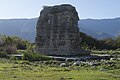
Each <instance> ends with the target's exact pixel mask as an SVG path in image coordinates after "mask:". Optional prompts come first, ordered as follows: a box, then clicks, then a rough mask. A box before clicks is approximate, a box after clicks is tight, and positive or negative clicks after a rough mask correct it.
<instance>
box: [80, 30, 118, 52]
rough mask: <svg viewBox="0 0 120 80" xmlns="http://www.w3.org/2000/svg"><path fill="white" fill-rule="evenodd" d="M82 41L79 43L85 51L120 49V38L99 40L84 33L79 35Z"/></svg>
mask: <svg viewBox="0 0 120 80" xmlns="http://www.w3.org/2000/svg"><path fill="white" fill-rule="evenodd" d="M79 36H80V37H82V41H81V42H80V43H79V44H80V46H81V47H82V48H84V49H90V50H91V49H98V50H116V49H120V36H118V37H115V38H106V39H102V40H97V39H95V38H93V37H91V36H89V35H87V34H85V33H83V32H80V33H79Z"/></svg>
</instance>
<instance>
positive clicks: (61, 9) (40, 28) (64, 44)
mask: <svg viewBox="0 0 120 80" xmlns="http://www.w3.org/2000/svg"><path fill="white" fill-rule="evenodd" d="M78 20H79V17H78V13H77V11H76V9H75V7H73V6H71V5H69V4H63V5H56V6H44V9H43V10H42V11H41V12H40V17H39V19H38V21H37V33H36V40H35V43H36V51H37V52H39V53H42V54H47V55H52V56H75V55H80V54H89V52H87V51H85V50H83V49H81V48H80V47H79V43H80V42H81V37H79V28H78Z"/></svg>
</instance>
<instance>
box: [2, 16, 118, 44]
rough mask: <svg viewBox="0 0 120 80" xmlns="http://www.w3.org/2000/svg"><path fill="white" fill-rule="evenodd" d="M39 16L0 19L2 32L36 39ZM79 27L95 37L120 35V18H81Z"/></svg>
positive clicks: (31, 39) (32, 39) (102, 37)
mask: <svg viewBox="0 0 120 80" xmlns="http://www.w3.org/2000/svg"><path fill="white" fill-rule="evenodd" d="M36 22H37V18H32V19H0V34H6V35H12V36H19V37H22V38H24V39H27V40H30V41H32V42H33V41H34V38H35V30H36ZM79 28H80V31H81V32H84V33H86V34H88V35H90V36H92V37H94V38H97V39H104V38H113V37H115V36H117V35H120V18H115V19H100V20H97V19H81V20H80V21H79Z"/></svg>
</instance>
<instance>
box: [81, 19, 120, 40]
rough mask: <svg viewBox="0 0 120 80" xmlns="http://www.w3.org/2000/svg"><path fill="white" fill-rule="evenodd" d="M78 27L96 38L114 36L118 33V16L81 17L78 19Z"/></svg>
mask: <svg viewBox="0 0 120 80" xmlns="http://www.w3.org/2000/svg"><path fill="white" fill-rule="evenodd" d="M79 27H80V29H81V31H82V32H85V33H87V34H89V35H91V36H93V37H95V38H97V39H104V38H109V37H115V36H117V35H119V34H120V18H114V19H99V20H97V19H82V20H80V21H79Z"/></svg>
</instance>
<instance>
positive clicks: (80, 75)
mask: <svg viewBox="0 0 120 80" xmlns="http://www.w3.org/2000/svg"><path fill="white" fill-rule="evenodd" d="M119 63H120V62H119V61H117V62H116V64H114V66H111V69H106V70H103V71H101V70H100V69H101V68H103V67H105V65H103V66H101V65H100V66H97V67H94V66H86V65H84V66H76V67H59V65H58V64H59V63H58V64H56V63H55V64H54V63H50V62H49V63H47V62H46V63H45V62H42V63H39V62H27V61H9V60H0V80H120V64H119ZM116 66H117V68H116ZM112 67H114V68H112Z"/></svg>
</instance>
